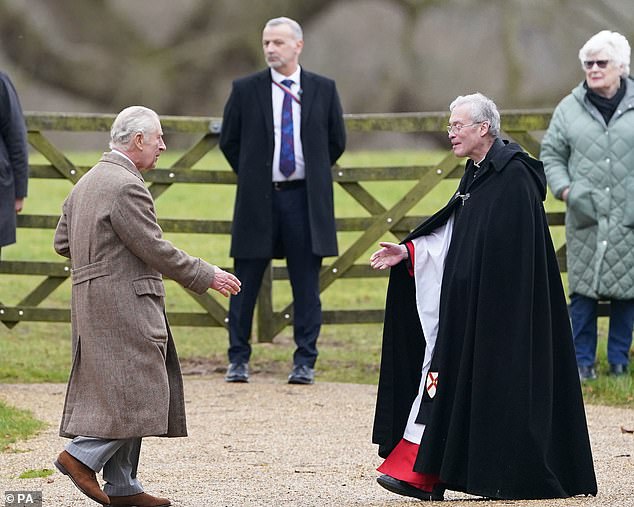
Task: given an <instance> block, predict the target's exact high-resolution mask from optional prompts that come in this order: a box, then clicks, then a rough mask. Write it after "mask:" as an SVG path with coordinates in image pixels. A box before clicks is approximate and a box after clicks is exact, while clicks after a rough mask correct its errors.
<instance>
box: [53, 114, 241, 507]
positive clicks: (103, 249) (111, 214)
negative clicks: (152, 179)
mask: <svg viewBox="0 0 634 507" xmlns="http://www.w3.org/2000/svg"><path fill="white" fill-rule="evenodd" d="M110 148H111V149H112V151H111V152H110V153H105V154H104V155H103V157H102V159H101V160H100V161H99V163H98V164H97V165H95V166H94V167H93V168H92V169H91V170H90V171H89V172H88V173H87V174H86V175H85V176H83V177H82V178H81V179H80V181H79V182H78V183H77V184H76V185H75V188H74V189H73V191H72V192H71V194H70V195H69V196H68V198H67V199H66V201H65V202H64V205H63V213H62V216H61V218H60V220H59V224H58V226H57V230H56V231H55V250H56V251H57V252H58V253H59V254H61V255H63V256H66V257H69V258H70V259H71V263H72V284H73V288H72V311H71V313H72V338H73V340H72V354H73V366H72V370H71V374H70V379H69V383H68V390H67V393H66V402H65V405H64V413H63V416H62V422H61V428H60V435H62V436H64V437H69V438H72V439H73V440H72V441H71V442H70V443H69V444H68V445H67V446H66V449H65V450H64V451H63V452H62V453H61V454H60V455H59V457H58V459H57V460H56V462H55V465H56V466H57V468H58V469H59V470H60V471H61V472H62V473H64V474H65V475H68V476H69V477H70V478H71V480H72V481H73V482H74V483H75V485H76V486H77V487H78V488H79V489H80V490H81V491H82V492H83V493H84V494H86V495H87V496H89V497H90V498H91V499H93V500H95V501H96V502H98V503H101V504H102V505H122V506H141V507H158V506H168V505H170V501H169V500H168V499H166V498H157V497H154V496H151V495H149V494H147V493H145V492H143V487H142V486H141V484H140V482H139V481H138V479H137V478H136V471H137V465H138V460H139V451H140V446H141V438H142V437H144V436H162V437H178V436H186V434H187V429H186V424H185V406H184V396H183V384H182V378H181V372H180V366H179V362H178V357H177V355H176V349H175V347H174V342H173V339H172V335H171V332H170V328H169V325H168V323H167V320H166V317H165V306H164V296H165V289H164V287H163V281H162V276H161V275H162V274H164V275H166V276H168V277H169V278H171V279H173V280H175V281H177V282H178V283H180V284H181V285H183V286H184V287H187V288H188V289H190V290H192V291H194V292H196V293H199V294H202V293H204V292H205V291H206V290H207V289H208V288H213V289H215V290H217V291H219V292H220V293H222V294H223V295H224V296H228V295H229V294H236V293H237V292H239V290H240V287H239V286H240V282H239V281H238V279H237V278H236V277H235V276H233V275H232V274H230V273H227V272H225V271H223V270H221V269H219V268H218V267H216V266H212V265H211V264H208V263H207V262H205V261H203V260H201V259H198V258H194V257H191V256H190V255H188V254H187V253H185V252H183V251H182V250H179V249H177V248H175V247H174V246H173V245H172V244H171V243H170V242H169V241H167V240H165V239H163V238H162V231H161V229H160V227H159V226H158V224H157V221H156V215H155V212H154V202H153V200H152V196H151V194H150V192H149V191H148V189H147V188H146V186H145V183H144V180H143V175H142V172H145V171H148V170H150V169H152V168H154V166H155V165H156V161H157V159H158V157H159V156H160V154H161V153H162V152H163V151H164V150H165V148H166V147H165V143H164V142H163V132H162V130H161V124H160V121H159V118H158V116H157V114H156V113H155V112H154V111H152V110H150V109H147V108H144V107H141V106H133V107H129V108H127V109H124V110H123V111H122V112H121V113H119V115H118V116H117V118H116V119H115V121H114V123H113V125H112V130H111V142H110ZM99 470H103V478H104V481H105V486H104V489H103V490H102V489H101V487H100V486H99V483H98V482H97V479H96V476H95V472H98V471H99Z"/></svg>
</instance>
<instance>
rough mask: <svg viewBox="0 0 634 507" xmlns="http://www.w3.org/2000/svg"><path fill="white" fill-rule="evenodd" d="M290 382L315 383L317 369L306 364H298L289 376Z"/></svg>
mask: <svg viewBox="0 0 634 507" xmlns="http://www.w3.org/2000/svg"><path fill="white" fill-rule="evenodd" d="M288 383H289V384H314V383H315V370H313V369H312V368H311V367H309V366H306V365H305V364H296V365H295V366H293V371H291V374H290V375H289V376H288Z"/></svg>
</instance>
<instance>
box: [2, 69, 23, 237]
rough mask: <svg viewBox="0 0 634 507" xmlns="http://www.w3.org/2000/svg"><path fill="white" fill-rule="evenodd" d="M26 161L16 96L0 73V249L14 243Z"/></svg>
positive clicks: (20, 110)
mask: <svg viewBox="0 0 634 507" xmlns="http://www.w3.org/2000/svg"><path fill="white" fill-rule="evenodd" d="M28 177H29V161H28V151H27V145H26V128H25V126H24V118H23V117H22V108H21V107H20V101H19V100H18V94H17V93H16V91H15V88H14V87H13V84H11V81H10V80H9V78H8V76H7V75H6V74H3V73H2V72H0V247H2V246H5V245H10V244H11V243H15V219H16V217H15V200H16V198H20V197H26V189H27V181H28Z"/></svg>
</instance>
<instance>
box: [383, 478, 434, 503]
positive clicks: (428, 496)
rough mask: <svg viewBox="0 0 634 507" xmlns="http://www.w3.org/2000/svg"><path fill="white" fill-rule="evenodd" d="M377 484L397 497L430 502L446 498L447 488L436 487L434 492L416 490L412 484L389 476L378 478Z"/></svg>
mask: <svg viewBox="0 0 634 507" xmlns="http://www.w3.org/2000/svg"><path fill="white" fill-rule="evenodd" d="M376 482H378V483H379V484H380V485H381V486H383V487H384V488H385V489H387V490H388V491H391V492H392V493H396V494H397V495H403V496H411V497H413V498H418V499H419V500H425V501H428V502H431V501H434V500H442V499H443V498H444V496H445V488H444V487H442V486H434V489H433V491H423V490H422V489H420V488H415V487H414V486H412V485H411V484H407V483H406V482H405V481H401V480H399V479H395V478H394V477H391V476H389V475H382V476H381V477H377V479H376Z"/></svg>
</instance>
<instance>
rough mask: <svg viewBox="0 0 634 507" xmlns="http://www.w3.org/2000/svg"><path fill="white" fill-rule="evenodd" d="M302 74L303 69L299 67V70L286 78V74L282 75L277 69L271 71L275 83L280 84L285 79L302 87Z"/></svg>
mask: <svg viewBox="0 0 634 507" xmlns="http://www.w3.org/2000/svg"><path fill="white" fill-rule="evenodd" d="M301 73H302V68H301V67H300V66H299V65H298V66H297V70H296V71H295V72H293V73H292V74H291V75H290V76H285V75H284V74H280V73H279V72H278V71H276V70H275V69H271V79H273V81H275V82H276V83H280V84H281V83H282V81H284V80H285V79H291V80H292V81H293V83H295V84H296V85H300V84H301V83H300V82H299V77H300V75H301Z"/></svg>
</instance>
